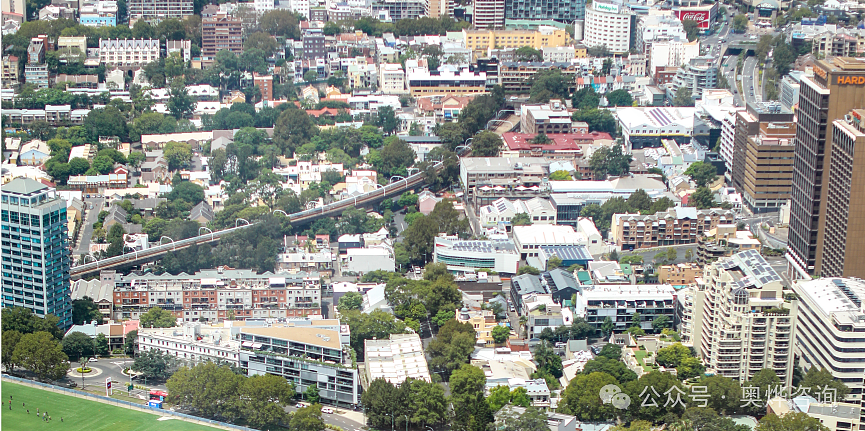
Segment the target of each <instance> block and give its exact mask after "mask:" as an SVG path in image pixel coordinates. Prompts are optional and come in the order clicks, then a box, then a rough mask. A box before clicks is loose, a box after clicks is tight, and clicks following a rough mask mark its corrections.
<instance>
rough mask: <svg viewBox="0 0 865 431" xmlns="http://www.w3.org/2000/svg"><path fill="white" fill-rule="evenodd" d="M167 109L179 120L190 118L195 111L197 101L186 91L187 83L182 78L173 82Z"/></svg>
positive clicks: (169, 91)
mask: <svg viewBox="0 0 865 431" xmlns="http://www.w3.org/2000/svg"><path fill="white" fill-rule="evenodd" d="M166 107H167V108H168V112H170V113H171V115H172V116H174V118H177V119H178V120H179V119H181V118H189V117H190V116H192V113H193V111H195V99H193V98H192V96H190V95H189V92H188V91H186V83H185V82H184V81H183V79H182V78H175V79H174V80H173V81H171V86H170V87H169V89H168V104H167V105H166Z"/></svg>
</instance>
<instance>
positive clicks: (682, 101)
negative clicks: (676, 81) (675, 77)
mask: <svg viewBox="0 0 865 431" xmlns="http://www.w3.org/2000/svg"><path fill="white" fill-rule="evenodd" d="M673 106H694V98H693V95H692V94H691V89H690V88H688V87H684V86H683V87H679V89H678V90H676V95H675V96H674V97H673Z"/></svg>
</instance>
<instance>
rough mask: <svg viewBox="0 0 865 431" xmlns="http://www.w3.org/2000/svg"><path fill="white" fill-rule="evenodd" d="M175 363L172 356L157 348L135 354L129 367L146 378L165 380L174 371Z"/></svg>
mask: <svg viewBox="0 0 865 431" xmlns="http://www.w3.org/2000/svg"><path fill="white" fill-rule="evenodd" d="M176 365H177V363H176V360H175V359H174V357H173V356H171V355H169V354H168V353H163V352H162V351H160V350H157V349H150V350H145V351H143V352H141V353H140V354H139V355H138V356H136V357H135V362H133V363H132V367H131V368H132V370H133V371H137V372H139V373H142V374H144V375H145V376H147V377H148V378H151V379H158V380H165V379H167V378H168V377H170V376H171V375H172V374H173V373H174V371H175V368H176ZM169 390H170V388H169Z"/></svg>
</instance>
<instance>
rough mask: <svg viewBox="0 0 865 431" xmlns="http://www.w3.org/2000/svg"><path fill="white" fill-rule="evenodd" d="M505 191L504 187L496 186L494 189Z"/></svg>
mask: <svg viewBox="0 0 865 431" xmlns="http://www.w3.org/2000/svg"><path fill="white" fill-rule="evenodd" d="M504 189H505V188H504V187H502V186H495V187H493V190H504Z"/></svg>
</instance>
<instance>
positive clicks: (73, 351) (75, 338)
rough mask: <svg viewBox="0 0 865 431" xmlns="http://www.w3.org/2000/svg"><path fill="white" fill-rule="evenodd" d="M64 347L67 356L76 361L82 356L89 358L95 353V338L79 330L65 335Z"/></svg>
mask: <svg viewBox="0 0 865 431" xmlns="http://www.w3.org/2000/svg"><path fill="white" fill-rule="evenodd" d="M62 348H63V352H64V353H66V356H67V357H69V358H72V359H74V360H76V361H78V360H80V359H81V358H82V357H84V358H85V359H86V358H89V357H91V356H93V354H94V353H95V352H94V349H95V346H94V343H93V339H91V338H90V337H89V336H88V335H87V334H85V333H83V332H79V331H75V332H72V333H70V334H69V335H67V336H65V337H63V342H62Z"/></svg>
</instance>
